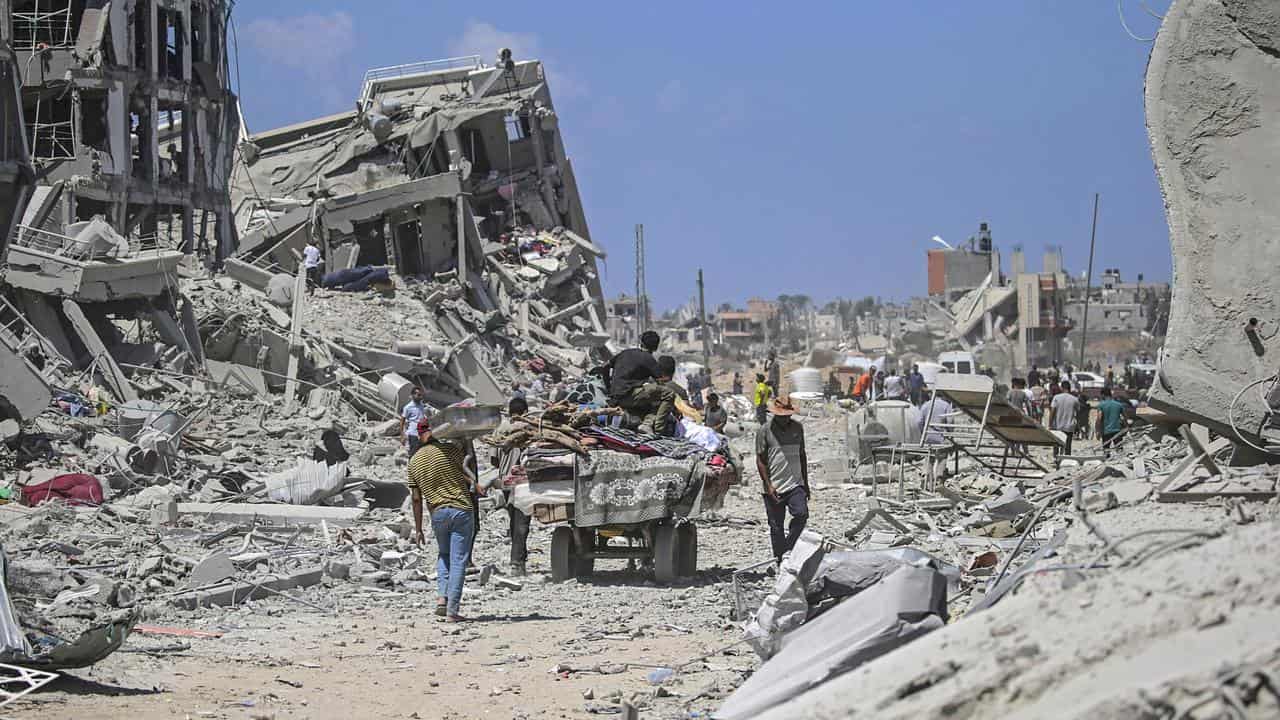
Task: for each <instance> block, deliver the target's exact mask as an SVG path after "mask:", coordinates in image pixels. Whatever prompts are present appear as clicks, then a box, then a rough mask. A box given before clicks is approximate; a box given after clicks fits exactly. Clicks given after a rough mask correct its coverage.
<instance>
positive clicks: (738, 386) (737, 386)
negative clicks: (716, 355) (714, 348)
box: [732, 372, 742, 395]
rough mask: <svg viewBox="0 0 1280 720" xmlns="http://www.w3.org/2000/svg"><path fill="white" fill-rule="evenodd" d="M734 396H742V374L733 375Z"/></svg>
mask: <svg viewBox="0 0 1280 720" xmlns="http://www.w3.org/2000/svg"><path fill="white" fill-rule="evenodd" d="M732 394H734V395H741V394H742V373H740V372H735V373H734V374H733V387H732Z"/></svg>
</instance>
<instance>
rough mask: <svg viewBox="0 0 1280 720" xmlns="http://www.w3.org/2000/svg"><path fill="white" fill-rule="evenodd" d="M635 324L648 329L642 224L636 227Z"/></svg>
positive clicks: (641, 328) (640, 329)
mask: <svg viewBox="0 0 1280 720" xmlns="http://www.w3.org/2000/svg"><path fill="white" fill-rule="evenodd" d="M636 324H637V325H638V326H639V331H640V332H644V331H645V330H648V329H649V297H648V293H647V292H646V291H645V287H644V224H643V223H638V224H637V225H636Z"/></svg>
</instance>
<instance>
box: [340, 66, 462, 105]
mask: <svg viewBox="0 0 1280 720" xmlns="http://www.w3.org/2000/svg"><path fill="white" fill-rule="evenodd" d="M480 67H481V62H480V56H479V55H463V56H461V57H451V58H444V59H443V60H425V61H423V62H416V63H407V64H405V65H392V66H390V67H381V68H373V69H372V70H369V71H368V72H366V73H365V74H364V83H363V84H362V85H361V90H360V105H361V106H362V107H363V106H364V104H365V102H366V101H367V100H368V99H369V94H370V93H371V92H372V91H373V84H374V83H375V82H379V81H382V80H394V79H395V78H402V77H408V76H410V75H425V74H426V73H432V72H443V71H445V70H479V69H480Z"/></svg>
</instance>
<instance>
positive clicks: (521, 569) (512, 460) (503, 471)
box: [492, 397, 529, 577]
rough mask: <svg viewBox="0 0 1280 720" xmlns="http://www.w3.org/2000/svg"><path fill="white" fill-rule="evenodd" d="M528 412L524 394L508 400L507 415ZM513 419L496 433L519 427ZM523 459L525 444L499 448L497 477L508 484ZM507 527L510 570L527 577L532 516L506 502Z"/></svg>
mask: <svg viewBox="0 0 1280 720" xmlns="http://www.w3.org/2000/svg"><path fill="white" fill-rule="evenodd" d="M527 412H529V403H528V401H526V400H525V399H524V397H513V398H511V400H510V401H509V402H508V403H507V416H508V418H518V417H520V416H521V415H524V414H525V413H527ZM517 427H518V426H517V425H516V424H514V423H513V422H512V421H511V419H507V420H504V421H503V422H502V425H501V426H499V427H498V429H497V430H496V431H495V434H496V435H507V434H509V433H511V432H512V431H514V430H516V429H517ZM523 459H524V448H522V447H519V446H512V447H511V448H508V449H506V450H498V451H497V452H495V453H494V456H493V460H492V463H493V465H494V467H496V468H498V480H499V482H501V483H503V485H504V487H505V486H506V481H507V478H508V477H510V475H511V471H512V470H514V469H515V468H516V467H518V466H519V465H520V463H521V461H522V460H523ZM507 521H508V522H507V529H508V533H509V534H510V535H511V567H510V571H511V574H512V575H513V576H514V577H524V574H525V572H526V565H527V564H528V562H529V516H528V515H525V514H524V511H522V510H520V508H518V507H516V506H515V504H513V503H511V502H508V503H507Z"/></svg>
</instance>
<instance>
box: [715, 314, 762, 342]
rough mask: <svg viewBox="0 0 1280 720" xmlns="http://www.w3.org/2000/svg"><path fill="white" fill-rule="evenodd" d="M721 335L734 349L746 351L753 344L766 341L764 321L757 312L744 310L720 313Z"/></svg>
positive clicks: (718, 316) (718, 318)
mask: <svg viewBox="0 0 1280 720" xmlns="http://www.w3.org/2000/svg"><path fill="white" fill-rule="evenodd" d="M716 319H717V320H719V322H720V336H721V338H722V341H723V342H724V344H725V345H728V346H729V348H730V349H732V350H738V351H745V350H747V349H749V348H750V347H751V346H752V345H753V344H756V343H762V342H764V322H763V321H762V320H761V319H760V318H759V317H758V316H756V315H755V314H753V313H750V312H746V311H743V310H729V311H726V312H722V313H719V314H718V315H717V316H716Z"/></svg>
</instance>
